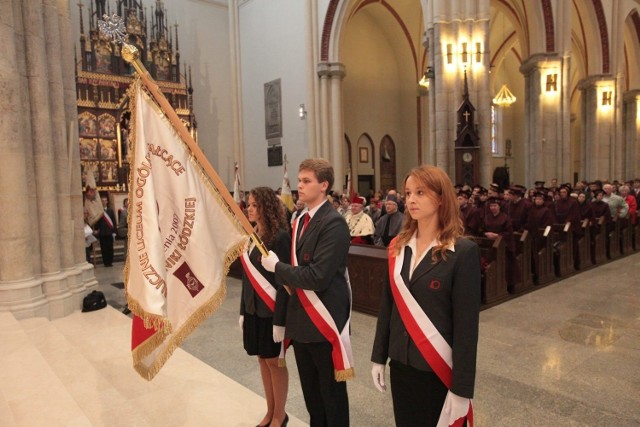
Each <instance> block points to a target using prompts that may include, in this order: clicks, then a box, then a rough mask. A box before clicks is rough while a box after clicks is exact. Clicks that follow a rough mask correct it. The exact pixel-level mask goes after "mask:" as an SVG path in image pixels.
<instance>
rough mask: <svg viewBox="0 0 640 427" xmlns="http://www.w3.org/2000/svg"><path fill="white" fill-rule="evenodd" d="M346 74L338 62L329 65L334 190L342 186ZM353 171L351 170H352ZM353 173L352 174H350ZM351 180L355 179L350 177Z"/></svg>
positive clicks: (331, 156) (331, 157)
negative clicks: (343, 95) (343, 104)
mask: <svg viewBox="0 0 640 427" xmlns="http://www.w3.org/2000/svg"><path fill="white" fill-rule="evenodd" d="M345 75H346V73H345V68H344V65H343V64H341V63H338V62H333V63H331V64H329V76H330V78H331V88H330V95H331V117H330V120H331V150H330V155H329V160H330V161H331V164H333V172H334V174H335V184H334V186H333V188H334V189H336V188H338V189H341V188H342V187H343V185H344V184H346V183H345V182H344V179H345V178H344V177H345V173H346V172H345V169H344V159H343V155H342V154H343V145H344V114H343V111H342V79H344V77H345ZM352 170H353V168H352ZM352 173H353V172H352ZM351 179H352V180H354V179H357V178H355V177H351Z"/></svg>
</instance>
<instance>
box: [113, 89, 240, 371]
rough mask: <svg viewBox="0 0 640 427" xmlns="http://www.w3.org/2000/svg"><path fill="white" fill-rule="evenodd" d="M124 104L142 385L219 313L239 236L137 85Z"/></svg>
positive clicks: (130, 264)
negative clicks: (129, 126)
mask: <svg viewBox="0 0 640 427" xmlns="http://www.w3.org/2000/svg"><path fill="white" fill-rule="evenodd" d="M129 97H130V105H131V107H132V108H131V110H132V120H131V122H132V124H133V129H132V131H131V140H132V147H131V153H132V158H131V160H130V162H131V178H130V189H129V201H130V204H129V206H130V207H129V213H128V215H129V218H128V221H129V247H128V253H129V256H128V258H127V263H126V266H125V282H126V290H127V301H128V303H129V308H130V309H131V311H132V312H133V313H134V318H133V328H132V336H131V346H132V352H133V364H134V368H135V369H136V371H137V372H138V373H139V374H140V375H141V376H142V377H144V378H146V379H148V380H150V379H152V378H153V377H154V376H155V375H156V374H157V373H158V371H159V370H160V368H161V367H162V366H163V365H164V363H165V362H166V361H167V359H168V358H169V357H170V356H171V354H172V352H173V350H174V349H175V348H176V347H177V346H178V345H180V343H181V342H182V340H184V339H185V338H186V337H187V336H188V335H189V334H190V333H191V332H192V331H193V330H194V329H195V328H196V327H197V326H198V325H199V324H200V323H201V322H202V321H204V320H205V319H206V317H207V316H209V315H210V314H211V313H213V312H214V311H215V310H216V309H217V308H218V307H219V306H220V304H221V303H222V301H223V299H224V296H225V293H226V287H225V286H226V285H225V277H226V273H227V271H228V268H229V265H230V264H231V263H232V262H233V260H234V259H235V258H236V257H237V256H238V255H240V254H241V251H242V248H243V247H244V245H245V243H246V241H247V235H246V232H245V231H244V230H243V228H242V226H241V225H240V223H239V222H238V220H236V217H235V216H234V215H233V214H232V213H231V212H230V210H229V208H228V207H227V205H226V204H225V202H224V201H223V198H222V196H221V194H220V193H219V192H218V190H217V189H216V187H215V186H214V184H213V182H212V181H211V179H209V177H208V176H207V174H205V173H204V171H203V169H202V167H201V165H200V164H199V163H198V161H197V160H196V158H195V156H193V155H192V153H191V151H190V150H189V148H188V146H187V145H186V144H185V142H184V141H183V140H182V139H181V138H180V136H179V135H178V133H176V131H175V130H174V129H173V127H172V126H171V124H170V122H169V121H168V119H167V118H166V117H165V116H164V114H163V113H162V112H161V111H160V108H159V107H158V106H157V105H156V103H155V102H154V101H153V100H152V99H151V97H150V95H149V94H148V93H147V92H146V91H145V90H143V89H142V88H141V83H140V81H136V82H135V83H134V84H133V85H132V86H131V88H130V90H129ZM224 191H226V189H224Z"/></svg>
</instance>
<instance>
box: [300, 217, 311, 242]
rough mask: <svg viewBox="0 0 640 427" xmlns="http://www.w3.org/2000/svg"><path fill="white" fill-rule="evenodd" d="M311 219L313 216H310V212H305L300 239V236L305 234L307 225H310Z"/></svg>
mask: <svg viewBox="0 0 640 427" xmlns="http://www.w3.org/2000/svg"><path fill="white" fill-rule="evenodd" d="M310 219H311V217H310V216H309V213H308V212H307V213H305V214H304V219H303V221H302V228H301V229H300V233H299V234H298V240H300V238H301V237H302V235H303V234H304V231H305V230H306V229H307V225H309V220H310Z"/></svg>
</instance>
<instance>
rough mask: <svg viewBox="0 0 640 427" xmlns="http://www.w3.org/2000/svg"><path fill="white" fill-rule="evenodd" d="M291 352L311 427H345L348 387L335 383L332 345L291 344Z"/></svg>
mask: <svg viewBox="0 0 640 427" xmlns="http://www.w3.org/2000/svg"><path fill="white" fill-rule="evenodd" d="M293 348H294V350H295V355H296V364H297V365H298V375H299V376H300V385H301V386H302V394H303V395H304V402H305V404H306V406H307V411H309V415H310V423H309V425H310V427H347V426H348V425H349V396H348V395H347V383H346V381H341V382H337V381H336V380H335V376H334V369H333V360H332V359H331V344H330V343H329V342H319V343H301V342H297V341H294V342H293Z"/></svg>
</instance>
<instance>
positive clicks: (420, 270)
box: [409, 249, 440, 287]
mask: <svg viewBox="0 0 640 427" xmlns="http://www.w3.org/2000/svg"><path fill="white" fill-rule="evenodd" d="M432 250H433V249H430V250H429V252H427V254H426V255H425V256H424V258H422V261H420V264H418V266H417V267H416V269H415V270H414V271H413V275H412V276H411V280H410V281H409V286H410V287H411V286H413V284H414V283H415V282H416V281H417V280H418V279H419V278H420V277H422V276H424V275H425V274H427V273H428V272H430V271H431V270H432V269H433V268H434V267H435V266H436V265H438V263H439V262H440V261H437V262H433V261H432V259H431V251H432ZM409 263H411V260H409Z"/></svg>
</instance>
